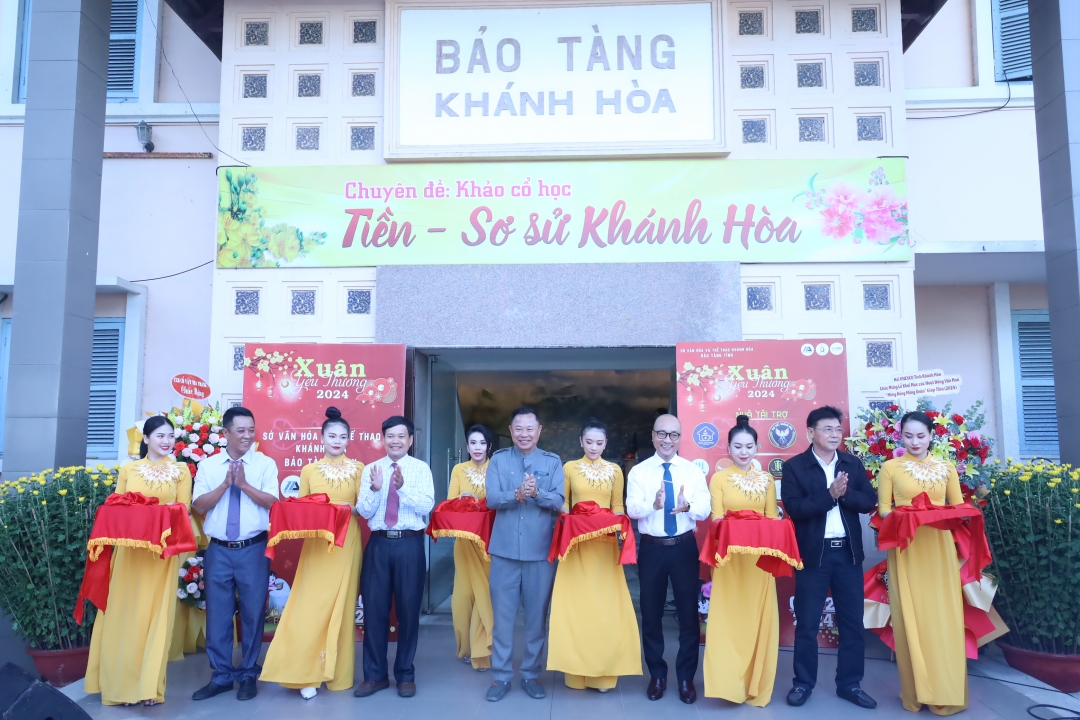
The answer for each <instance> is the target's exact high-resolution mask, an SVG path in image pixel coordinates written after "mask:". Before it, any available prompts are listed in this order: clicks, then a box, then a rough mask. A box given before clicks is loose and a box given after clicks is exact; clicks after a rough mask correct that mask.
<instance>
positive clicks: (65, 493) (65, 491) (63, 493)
mask: <svg viewBox="0 0 1080 720" xmlns="http://www.w3.org/2000/svg"><path fill="white" fill-rule="evenodd" d="M57 492H58V493H60V495H67V490H57Z"/></svg>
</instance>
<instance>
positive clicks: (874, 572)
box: [863, 493, 997, 660]
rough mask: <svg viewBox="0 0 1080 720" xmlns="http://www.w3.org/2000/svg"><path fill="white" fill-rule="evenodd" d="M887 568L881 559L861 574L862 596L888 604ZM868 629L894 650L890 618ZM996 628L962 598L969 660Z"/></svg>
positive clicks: (975, 654)
mask: <svg viewBox="0 0 1080 720" xmlns="http://www.w3.org/2000/svg"><path fill="white" fill-rule="evenodd" d="M924 494H925V493H924ZM888 569H889V561H888V560H882V561H881V562H879V563H878V564H877V565H875V566H874V567H872V568H870V569H869V570H867V571H866V572H865V573H864V574H863V597H864V598H866V599H867V600H870V601H872V602H876V603H881V604H883V605H888V604H889V588H888V587H887V585H886V583H885V572H886V571H887V570H888ZM869 630H870V631H872V632H874V633H876V634H877V635H878V637H880V638H881V641H882V642H883V643H885V644H886V645H888V646H889V649H890V650H893V651H894V652H895V651H896V637H895V634H894V632H893V625H892V620H891V619H890V621H889V623H888V624H887V625H886V626H885V627H881V628H869ZM996 630H997V627H996V626H995V625H994V621H993V619H992V618H991V617H990V613H988V612H986V611H985V610H980V609H979V608H977V607H973V606H971V605H968V602H967V599H965V600H964V646H965V652H966V654H967V657H968V659H969V660H978V659H979V640H980V639H982V638H984V637H986V636H987V635H990V634H991V633H993V632H995V631H996Z"/></svg>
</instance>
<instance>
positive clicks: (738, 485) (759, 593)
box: [704, 465, 780, 707]
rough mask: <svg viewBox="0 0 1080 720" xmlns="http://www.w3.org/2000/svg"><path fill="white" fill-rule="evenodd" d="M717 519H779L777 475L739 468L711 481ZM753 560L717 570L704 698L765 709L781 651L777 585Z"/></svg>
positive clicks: (735, 558)
mask: <svg viewBox="0 0 1080 720" xmlns="http://www.w3.org/2000/svg"><path fill="white" fill-rule="evenodd" d="M709 493H710V494H711V495H712V519H714V520H715V519H716V518H718V517H723V516H724V515H725V513H727V511H728V510H754V511H756V512H759V513H761V514H762V515H764V516H765V517H769V518H775V517H776V485H775V483H774V481H773V477H772V475H770V474H769V473H767V472H764V471H762V470H755V469H751V470H750V472H748V473H744V472H743V471H741V470H739V469H738V468H737V467H735V466H734V465H732V466H730V467H727V468H724V469H723V470H721V471H720V472H718V473H716V474H715V475H713V476H712V479H711V480H710V481H709ZM757 561H758V558H757V557H756V556H754V555H742V554H732V555H731V556H730V559H729V560H728V563H727V564H726V565H720V566H718V567H716V568H714V569H713V573H712V593H711V597H710V599H709V621H708V624H707V625H706V628H705V667H704V677H705V696H706V697H715V698H723V699H724V700H728V701H730V702H735V703H749V704H750V705H756V706H758V707H764V706H765V705H768V704H769V701H770V700H771V699H772V692H773V683H774V681H775V680H776V658H777V653H778V652H779V647H780V615H779V612H778V610H777V607H776V581H775V580H774V579H773V576H772V575H770V574H769V573H767V572H765V571H764V570H762V569H761V568H759V567H758V566H757Z"/></svg>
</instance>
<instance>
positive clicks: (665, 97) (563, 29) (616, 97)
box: [386, 0, 723, 158]
mask: <svg viewBox="0 0 1080 720" xmlns="http://www.w3.org/2000/svg"><path fill="white" fill-rule="evenodd" d="M387 15H388V21H389V23H390V25H389V28H388V30H389V32H388V37H389V45H390V47H389V52H388V56H387V59H388V65H389V68H388V69H389V73H390V77H389V82H388V83H387V88H388V99H389V102H390V108H391V110H390V112H389V113H388V116H389V119H390V120H391V127H390V128H389V132H388V133H387V147H386V156H387V157H388V158H422V157H468V156H495V157H527V156H537V155H540V156H575V155H607V154H620V155H623V154H634V153H648V154H661V153H663V154H691V153H692V154H699V155H700V154H702V153H710V152H714V153H718V152H720V151H722V149H723V147H722V141H721V138H722V135H721V132H720V101H719V98H720V89H719V82H718V77H719V64H718V60H717V58H719V57H720V52H719V46H718V42H717V37H718V35H719V33H718V32H717V30H716V28H717V27H718V25H717V7H716V6H715V5H714V3H713V2H661V3H655V4H643V5H594V6H565V5H564V6H546V7H520V6H519V5H514V6H496V7H484V8H478V7H460V6H456V7H448V6H432V5H431V4H425V5H416V4H413V3H411V2H410V1H409V0H404V1H403V2H398V3H394V2H393V0H390V2H388V3H387Z"/></svg>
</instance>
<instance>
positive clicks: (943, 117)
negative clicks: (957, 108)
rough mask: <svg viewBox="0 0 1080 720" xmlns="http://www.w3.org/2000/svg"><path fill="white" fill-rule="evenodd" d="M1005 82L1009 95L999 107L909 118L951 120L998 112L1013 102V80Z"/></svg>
mask: <svg viewBox="0 0 1080 720" xmlns="http://www.w3.org/2000/svg"><path fill="white" fill-rule="evenodd" d="M1005 84H1006V85H1007V86H1008V88H1009V95H1008V97H1007V98H1006V99H1005V102H1004V103H1003V104H1001V105H998V106H997V107H993V108H984V109H982V110H976V111H975V112H969V113H961V114H959V115H928V116H927V115H924V116H922V117H920V116H918V115H916V116H914V117H909V118H908V120H949V119H950V118H962V117H971V116H972V115H982V114H983V113H992V112H997V111H998V110H1004V109H1005V107H1006V106H1007V105H1008V104H1009V103H1010V102H1012V80H1010V79H1009V78H1005Z"/></svg>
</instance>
